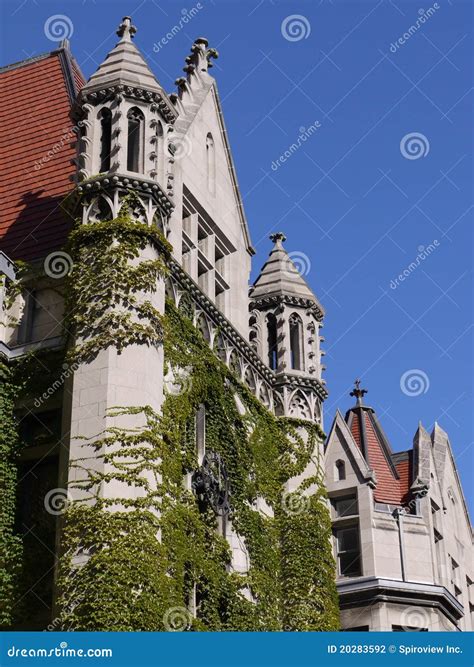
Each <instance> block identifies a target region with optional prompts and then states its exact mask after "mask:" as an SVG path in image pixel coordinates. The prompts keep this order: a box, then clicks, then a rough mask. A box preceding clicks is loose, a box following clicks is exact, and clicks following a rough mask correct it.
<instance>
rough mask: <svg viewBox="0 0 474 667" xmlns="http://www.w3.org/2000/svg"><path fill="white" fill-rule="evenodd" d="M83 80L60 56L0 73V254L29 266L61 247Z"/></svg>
mask: <svg viewBox="0 0 474 667" xmlns="http://www.w3.org/2000/svg"><path fill="white" fill-rule="evenodd" d="M82 85H84V78H83V76H82V74H81V72H80V70H79V68H78V66H77V64H76V63H75V62H74V61H73V60H72V59H71V57H70V55H69V53H68V52H67V50H66V49H65V48H61V49H59V50H57V51H54V52H52V53H50V54H46V55H45V56H40V57H38V58H32V59H30V60H26V61H24V62H22V63H18V64H15V65H12V66H10V67H5V68H3V69H2V70H0V91H1V99H2V106H1V109H0V128H1V131H0V164H1V165H2V173H3V178H2V183H1V185H0V206H1V208H0V210H1V219H0V249H1V250H3V252H5V253H6V255H8V256H9V257H10V258H11V259H23V260H27V261H31V260H34V259H38V258H41V257H44V256H45V255H46V254H48V253H49V252H51V251H52V250H55V249H57V248H59V247H61V245H62V244H63V243H64V241H65V239H66V235H67V231H68V223H67V221H66V219H65V217H64V214H63V213H62V211H61V209H60V206H59V205H60V202H61V201H62V199H63V198H64V196H65V195H66V194H67V192H68V191H69V190H70V189H71V187H72V182H71V176H72V175H73V173H74V171H75V167H74V165H73V164H72V163H71V160H72V158H73V157H74V156H75V148H74V142H75V134H74V132H73V130H72V123H71V120H70V118H69V112H70V109H71V104H72V101H73V98H74V96H75V94H76V93H77V91H78V87H80V86H82Z"/></svg>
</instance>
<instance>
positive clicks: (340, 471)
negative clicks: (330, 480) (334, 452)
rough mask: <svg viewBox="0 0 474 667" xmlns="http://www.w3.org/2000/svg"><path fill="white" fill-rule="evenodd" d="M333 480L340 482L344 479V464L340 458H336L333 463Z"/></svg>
mask: <svg viewBox="0 0 474 667" xmlns="http://www.w3.org/2000/svg"><path fill="white" fill-rule="evenodd" d="M334 467H335V475H334V477H335V480H336V482H342V480H344V479H346V464H345V463H344V461H341V459H338V460H337V461H336V463H335V466H334Z"/></svg>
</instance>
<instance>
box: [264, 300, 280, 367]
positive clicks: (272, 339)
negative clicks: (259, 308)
mask: <svg viewBox="0 0 474 667" xmlns="http://www.w3.org/2000/svg"><path fill="white" fill-rule="evenodd" d="M267 333H268V339H267V342H268V365H269V366H270V368H271V369H272V370H274V371H275V370H276V369H277V368H278V336H277V322H276V317H275V315H274V314H273V313H269V314H268V315H267Z"/></svg>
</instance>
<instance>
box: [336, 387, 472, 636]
mask: <svg viewBox="0 0 474 667" xmlns="http://www.w3.org/2000/svg"><path fill="white" fill-rule="evenodd" d="M361 391H363V390H361ZM353 393H356V394H357V393H358V391H357V390H355V392H353ZM358 401H359V402H358V404H357V405H356V406H355V407H354V408H353V409H352V410H350V411H348V413H347V415H346V417H345V418H344V417H343V416H342V415H341V414H340V413H339V412H338V413H337V415H336V417H335V419H334V422H333V424H332V428H331V431H330V434H329V437H328V441H327V444H326V456H325V464H326V486H327V489H328V493H329V498H330V502H331V511H332V514H333V530H334V555H335V557H336V560H337V567H338V570H337V576H338V579H337V581H338V592H339V597H340V607H341V622H342V627H343V629H346V630H405V631H407V630H418V631H419V630H453V631H454V630H472V629H473V620H474V586H473V560H472V541H473V538H472V529H471V525H470V521H469V516H468V513H467V509H466V504H465V500H464V497H463V493H462V488H461V485H460V482H459V477H458V474H457V471H456V466H455V463H454V459H453V455H452V450H451V445H450V443H449V439H448V436H447V434H446V433H445V432H444V431H443V430H442V429H441V428H440V427H439V426H438V425H437V424H436V425H435V427H434V429H433V432H432V433H431V435H429V434H428V433H427V431H426V430H425V429H424V428H423V426H422V425H421V424H420V426H419V428H418V430H417V432H416V434H415V437H414V440H413V449H411V450H408V451H407V452H399V453H396V454H394V453H392V452H391V450H390V449H389V446H388V447H387V445H388V443H387V442H386V441H384V440H385V436H384V435H383V431H382V430H381V427H380V425H379V424H378V421H377V420H376V418H375V420H374V423H375V424H376V425H377V426H378V428H377V429H376V435H377V437H376V438H371V437H370V436H371V433H369V434H365V442H364V434H363V433H362V434H361V432H360V430H359V424H360V423H361V422H360V421H359V422H358V423H357V424H356V425H354V420H352V428H350V426H351V416H352V415H351V413H352V412H356V411H359V413H360V414H362V415H365V416H366V418H367V413H368V412H369V411H370V412H371V413H373V411H372V409H371V408H369V407H367V406H365V405H363V404H362V403H361V399H360V398H359V399H358ZM372 418H373V417H372ZM379 429H380V430H379ZM381 456H382V457H384V461H386V462H388V463H391V462H393V463H394V464H395V465H394V466H393V477H392V478H390V479H388V478H387V477H386V469H385V467H384V465H383V464H382V462H381V460H380V457H381ZM405 463H406V464H407V465H406V466H405V465H404V464H405ZM405 473H407V474H405ZM397 486H398V489H397ZM397 495H398V498H397V497H396V496H397Z"/></svg>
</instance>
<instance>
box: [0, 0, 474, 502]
mask: <svg viewBox="0 0 474 667" xmlns="http://www.w3.org/2000/svg"><path fill="white" fill-rule="evenodd" d="M192 8H195V10H197V11H195V12H193V13H195V16H194V17H193V18H192V19H191V20H190V21H189V22H188V23H187V24H186V25H185V26H184V27H183V28H182V29H180V30H179V31H178V32H177V33H176V34H175V36H174V37H173V38H172V39H171V40H170V41H169V42H168V43H167V44H163V43H162V38H163V37H165V36H166V34H167V33H168V32H169V31H170V30H171V29H172V28H173V26H174V25H177V24H179V20H180V18H181V17H182V16H183V12H184V10H187V12H188V14H189V12H190V10H191V9H192ZM430 8H431V11H430V12H429V14H430V15H428V10H429V9H430ZM2 12H3V16H4V27H3V30H4V34H3V39H2V64H6V63H9V62H13V61H17V60H21V59H23V58H27V57H29V56H33V55H35V54H38V53H42V52H44V51H48V50H51V49H52V48H54V42H53V41H51V40H50V39H48V37H47V36H46V34H45V23H46V21H47V20H48V19H49V17H51V16H54V15H65V16H66V17H67V18H68V20H67V21H66V24H65V25H66V29H67V30H68V31H69V32H70V30H71V26H72V30H73V34H72V35H71V43H72V50H73V53H74V54H75V57H76V59H77V60H78V62H79V64H80V65H81V68H82V69H83V71H84V73H85V74H86V75H87V76H89V75H90V74H91V73H92V72H93V71H94V69H95V68H96V67H97V65H98V64H99V63H100V62H101V61H102V60H103V58H104V57H105V55H106V54H107V52H108V51H109V50H110V49H111V48H112V47H113V45H114V44H115V42H116V36H115V30H116V28H117V26H118V24H119V22H120V20H121V18H122V16H124V15H126V14H130V15H132V18H133V22H134V24H135V25H136V26H137V28H138V33H137V35H136V40H135V41H136V44H137V46H138V47H139V48H140V49H141V50H142V52H143V53H144V54H145V55H146V56H147V58H148V62H149V64H150V66H151V67H152V69H153V70H154V72H155V74H156V75H157V77H158V79H159V80H160V82H161V83H162V85H163V86H164V88H165V89H166V90H168V92H171V91H173V90H174V80H175V79H176V78H177V77H178V76H181V75H182V67H183V65H184V59H185V57H186V55H187V54H188V53H189V47H190V46H191V44H192V42H193V40H194V39H195V38H196V37H197V36H206V37H207V38H208V39H209V42H210V46H213V47H216V48H217V49H218V50H219V53H220V57H219V59H218V60H217V61H216V65H215V67H214V69H213V71H212V73H213V74H214V76H215V77H216V79H217V82H218V87H219V90H220V94H221V98H222V101H223V107H224V113H225V120H226V124H227V129H228V132H229V135H230V140H231V145H232V148H233V154H234V159H235V163H236V167H237V174H238V178H239V183H240V187H241V190H242V194H243V199H244V205H245V209H246V214H247V217H248V220H249V224H250V229H251V234H252V239H253V243H254V246H255V248H256V250H257V255H256V258H255V262H254V277H255V275H256V273H257V272H258V270H259V268H260V267H261V265H262V264H263V262H264V261H265V258H266V256H267V253H268V251H269V249H270V245H271V244H270V242H269V241H268V235H269V233H271V232H272V231H280V230H282V231H284V232H285V234H286V235H287V242H286V247H287V249H288V251H289V252H290V253H294V256H295V258H296V259H297V260H298V261H299V262H300V266H301V267H302V269H303V270H304V271H305V272H306V279H307V281H308V282H309V284H310V285H311V287H312V288H313V289H314V291H315V293H316V294H317V295H318V296H319V298H320V300H321V301H322V303H323V304H324V306H325V308H326V311H327V316H326V326H325V329H324V335H325V337H326V342H325V344H324V347H325V349H326V351H327V356H326V365H327V371H326V373H325V377H326V380H327V384H328V388H329V391H330V396H329V399H328V400H327V403H326V413H325V414H326V418H325V419H326V428H328V427H329V425H330V422H331V420H332V418H333V415H334V412H335V409H336V407H337V406H339V407H340V408H341V409H342V410H343V411H344V410H345V409H347V408H348V407H349V406H350V405H351V404H352V399H351V398H350V397H349V396H348V393H349V391H350V389H351V386H352V383H353V380H354V379H355V378H356V377H358V376H359V377H361V378H362V382H363V386H364V387H366V388H367V389H368V390H369V394H368V396H367V402H368V403H369V404H371V405H372V406H373V407H374V408H375V409H376V410H377V413H378V415H379V418H380V420H381V422H382V424H383V426H384V428H385V430H386V432H387V434H388V436H389V439H390V441H391V443H392V446H393V448H394V449H395V450H402V449H407V448H409V447H410V446H411V443H412V438H413V434H414V432H415V430H416V428H417V425H418V421H419V420H421V421H422V422H423V424H424V425H425V426H426V427H427V428H429V429H431V427H432V425H433V423H434V421H435V420H437V421H438V422H439V423H440V424H441V425H442V426H443V428H444V429H445V430H447V431H448V433H449V435H450V439H451V443H452V446H453V450H454V453H455V457H456V459H457V463H458V467H459V470H460V474H461V479H462V481H463V484H464V491H465V494H466V497H467V499H468V503H469V504H470V507H471V515H472V513H473V509H474V492H473V486H474V485H473V483H472V482H473V477H474V472H473V465H472V464H473V459H472V451H473V429H472V413H473V410H472V405H473V403H472V361H473V358H472V315H473V312H472V309H473V305H472V304H473V300H472V240H473V239H472V199H471V191H472V183H473V179H472V176H473V174H472V117H473V115H472V65H471V57H472V37H471V32H472V14H471V12H472V5H471V3H470V2H461V1H459V2H458V1H455V0H440V1H439V2H438V3H434V2H431V0H427V2H425V3H423V4H422V3H418V2H414V1H410V2H403V1H402V0H393V1H391V0H380V1H376V0H368V1H356V0H355V1H351V2H344V1H342V0H341V1H338V0H321V1H319V0H312V1H311V2H295V1H292V2H280V1H277V0H275V1H272V0H264V1H259V0H251V1H249V2H245V1H239V2H227V1H224V0H213V1H212V0H201V2H199V3H198V2H195V1H194V0H189V1H188V2H187V3H184V2H169V1H165V0H158V1H156V2H154V1H153V0H145V1H143V0H133V1H132V0H129V1H128V2H121V1H114V2H107V1H103V0H102V1H99V0H95V1H94V0H84V1H83V0H77V1H72V0H69V1H68V2H64V1H63V2H56V1H54V2H48V1H41V2H39V0H38V1H36V0H15V1H5V0H4V2H3V9H2ZM293 15H297V17H296V18H294V19H288V20H286V19H287V17H291V16H293ZM420 17H423V20H422V19H421V18H420ZM417 19H419V21H418V26H417V29H415V30H413V29H412V30H411V34H410V33H409V34H408V39H405V42H404V43H402V44H400V43H397V40H398V39H399V38H400V37H403V35H404V33H407V32H408V31H409V29H410V27H411V26H415V25H416V23H417ZM5 22H6V27H5ZM285 26H286V28H285ZM155 44H161V46H160V48H159V49H158V50H157V49H156V47H155V50H154V49H153V47H154V45H155ZM316 125H317V129H316V130H315V131H312V130H311V131H310V129H309V128H311V126H316ZM414 133H416V136H415V137H411V138H410V136H409V135H413V134H414ZM301 134H305V135H308V136H307V139H306V141H302V140H301V139H300V140H299V143H300V144H301V145H300V147H299V148H298V149H297V150H293V152H292V153H291V155H290V157H289V158H288V159H287V160H286V161H285V162H283V163H282V162H281V161H279V162H278V158H279V157H280V155H282V154H283V153H284V152H285V151H286V150H288V149H289V148H290V146H291V145H292V144H294V143H298V137H299V136H300V135H301ZM420 135H421V136H420ZM272 165H273V168H272ZM275 165H276V167H275ZM435 242H436V243H435ZM423 248H425V254H422V255H421V256H422V257H424V259H423V258H420V259H418V264H419V265H418V266H416V268H414V269H413V268H412V269H408V267H409V265H410V264H412V263H413V262H417V256H419V255H420V253H423V251H422V249H423ZM428 248H429V250H426V249H428ZM404 270H406V275H405V280H404V281H398V284H397V282H396V279H397V277H398V276H399V275H400V274H402V273H403V272H404ZM392 281H393V282H392ZM413 375H414V376H415V379H414V381H413V383H412V382H411V381H410V378H411V377H412V376H413ZM404 378H407V379H406V380H404Z"/></svg>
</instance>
